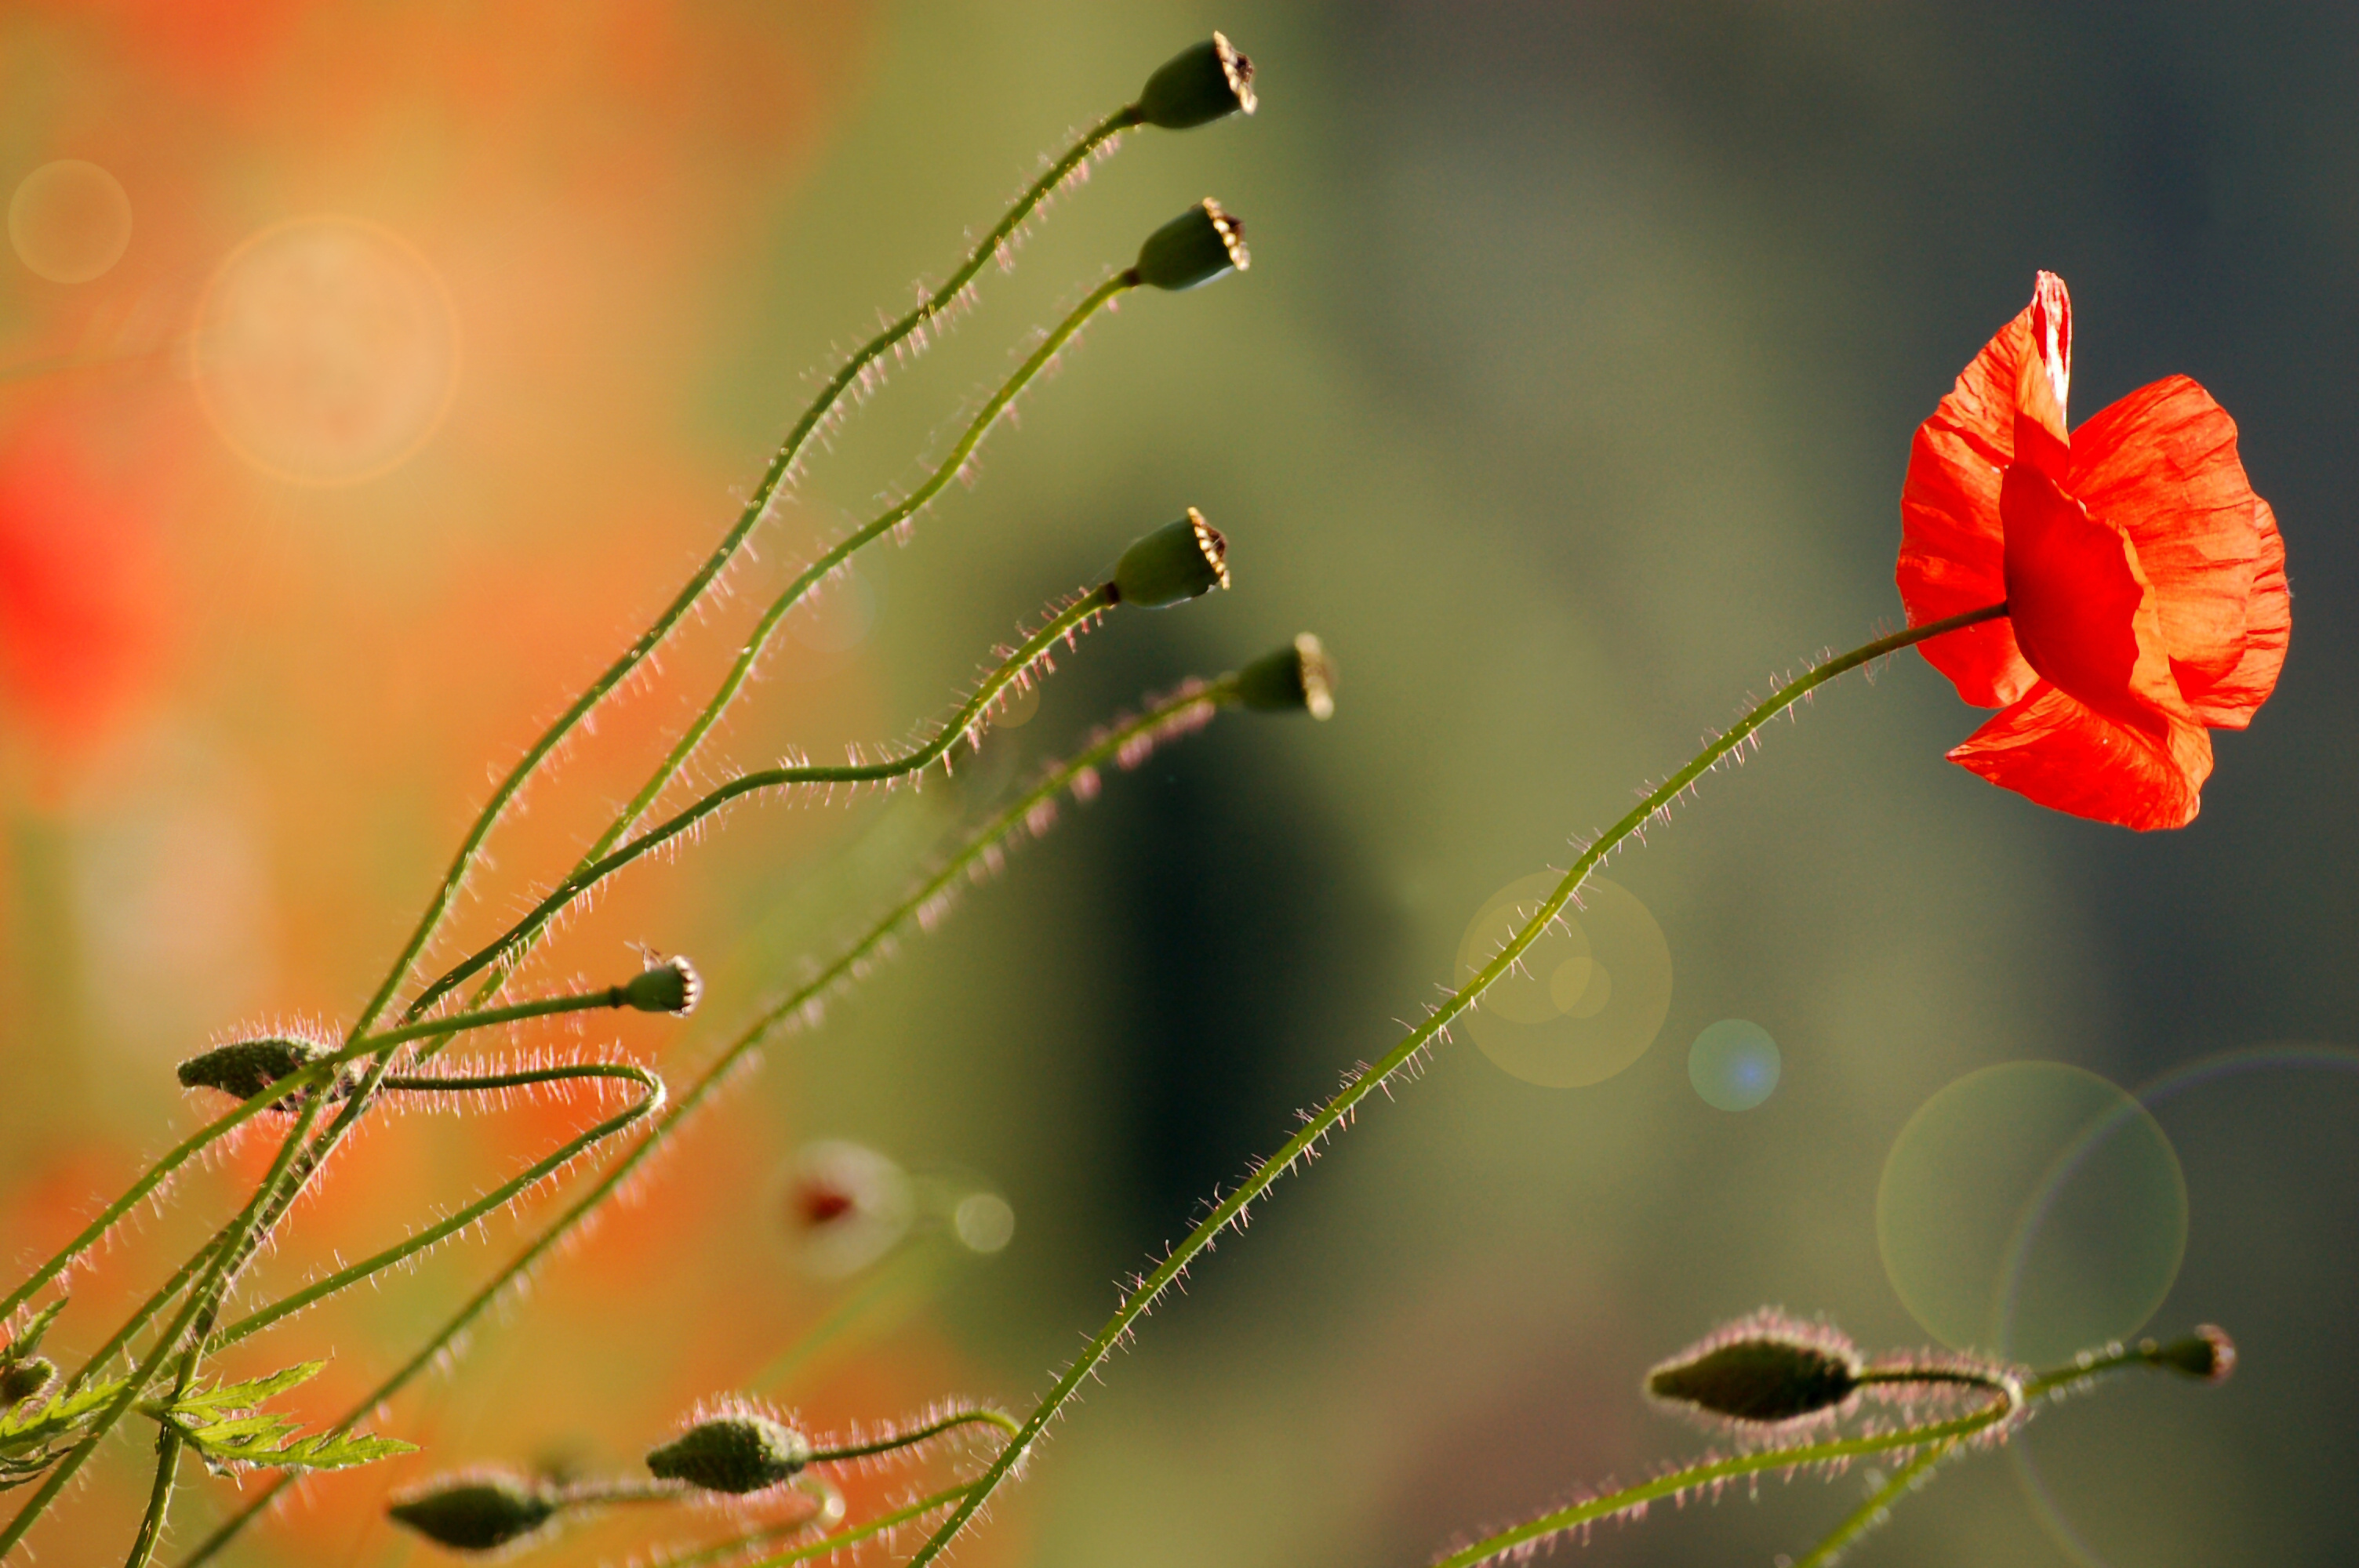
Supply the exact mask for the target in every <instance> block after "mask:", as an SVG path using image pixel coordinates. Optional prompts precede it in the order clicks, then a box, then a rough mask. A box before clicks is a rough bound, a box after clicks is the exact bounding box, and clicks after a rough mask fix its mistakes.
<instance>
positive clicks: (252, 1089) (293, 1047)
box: [179, 1040, 321, 1108]
mask: <svg viewBox="0 0 2359 1568" xmlns="http://www.w3.org/2000/svg"><path fill="white" fill-rule="evenodd" d="M320 1056H321V1049H320V1047H319V1046H317V1045H314V1044H311V1042H310V1041H308V1040H239V1041H235V1042H233V1043H232V1044H227V1045H216V1046H215V1047H213V1048H212V1050H210V1051H208V1052H206V1053H204V1054H202V1055H201V1056H191V1057H190V1058H189V1059H188V1060H187V1061H185V1062H183V1063H181V1064H180V1066H179V1074H180V1086H181V1087H183V1088H191V1089H219V1090H221V1091H222V1092H223V1094H226V1095H230V1096H232V1097H234V1098H238V1099H252V1098H254V1097H255V1095H258V1094H260V1093H261V1092H262V1091H263V1090H265V1089H266V1088H268V1087H270V1086H271V1085H273V1084H275V1083H277V1081H278V1080H279V1079H281V1078H283V1077H286V1076H288V1075H289V1074H292V1073H299V1072H301V1071H302V1070H303V1069H304V1068H306V1067H308V1066H310V1065H311V1064H312V1063H313V1062H314V1061H317V1060H318V1059H319V1057H320ZM289 1098H292V1097H291V1096H290V1097H289ZM286 1104H287V1101H286V1100H280V1101H279V1102H278V1108H284V1107H285V1106H286Z"/></svg>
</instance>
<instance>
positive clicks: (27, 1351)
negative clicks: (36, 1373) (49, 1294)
mask: <svg viewBox="0 0 2359 1568" xmlns="http://www.w3.org/2000/svg"><path fill="white" fill-rule="evenodd" d="M68 1299H69V1298H67V1297H65V1296H60V1297H59V1298H58V1299H57V1300H55V1301H53V1302H51V1303H49V1305H47V1306H45V1307H43V1308H42V1309H41V1310H40V1311H38V1312H37V1313H35V1314H33V1318H32V1321H31V1322H29V1323H27V1325H25V1330H24V1332H23V1333H22V1334H19V1335H17V1336H16V1337H15V1338H14V1339H11V1340H10V1341H8V1345H7V1348H5V1349H0V1362H7V1363H10V1364H12V1365H13V1364H14V1363H16V1362H18V1361H27V1360H30V1359H31V1358H32V1357H33V1356H34V1354H35V1353H36V1352H38V1350H39V1349H40V1348H41V1336H43V1335H45V1334H47V1333H49V1325H51V1324H53V1323H55V1322H56V1321H57V1320H58V1314H60V1313H61V1312H63V1311H65V1310H66V1302H67V1300H68Z"/></svg>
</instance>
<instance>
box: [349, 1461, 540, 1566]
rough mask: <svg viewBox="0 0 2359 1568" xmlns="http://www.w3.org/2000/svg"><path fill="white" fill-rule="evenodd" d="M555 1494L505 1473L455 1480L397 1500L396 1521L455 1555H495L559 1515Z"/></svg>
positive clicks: (393, 1509) (393, 1510)
mask: <svg viewBox="0 0 2359 1568" xmlns="http://www.w3.org/2000/svg"><path fill="white" fill-rule="evenodd" d="M558 1507H559V1503H558V1498H557V1494H556V1493H555V1492H554V1491H553V1490H551V1489H550V1488H549V1487H544V1486H540V1485H538V1484H537V1483H535V1482H532V1481H527V1480H526V1479H525V1478H524V1477H522V1476H511V1475H508V1474H506V1472H504V1471H487V1472H485V1473H484V1474H482V1475H478V1476H453V1477H451V1478H449V1479H447V1480H442V1481H437V1482H435V1483H433V1484H431V1485H430V1486H429V1487H427V1488H426V1489H425V1490H423V1491H419V1492H412V1493H410V1494H408V1496H406V1497H402V1498H396V1499H395V1500H394V1502H393V1504H392V1506H391V1507H389V1508H387V1509H386V1513H388V1514H390V1515H391V1516H392V1517H393V1518H394V1519H395V1520H396V1521H397V1522H398V1523H400V1524H403V1525H407V1526H408V1528H409V1529H411V1530H416V1531H417V1532H418V1533H419V1534H420V1535H422V1536H424V1537H425V1538H426V1539H427V1540H429V1541H432V1542H434V1544H435V1545H437V1546H447V1547H449V1548H450V1549H451V1551H453V1552H497V1551H498V1550H499V1549H500V1548H502V1547H504V1546H511V1545H514V1544H515V1543H516V1542H517V1541H522V1540H524V1539H525V1538H526V1537H527V1536H529V1535H532V1534H534V1533H536V1532H537V1531H538V1530H541V1529H543V1528H545V1527H546V1526H547V1525H548V1524H549V1520H551V1519H555V1518H556V1517H557V1511H558Z"/></svg>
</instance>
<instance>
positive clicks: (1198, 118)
mask: <svg viewBox="0 0 2359 1568" xmlns="http://www.w3.org/2000/svg"><path fill="white" fill-rule="evenodd" d="M1253 75H1254V68H1253V61H1251V60H1250V59H1246V58H1245V56H1243V55H1241V54H1239V53H1238V52H1237V51H1236V49H1234V48H1233V47H1232V46H1231V45H1230V43H1229V40H1228V39H1226V38H1223V37H1222V36H1221V35H1220V34H1218V33H1214V34H1213V35H1212V38H1209V39H1208V40H1206V41H1205V42H1203V43H1201V44H1190V46H1189V47H1188V48H1186V49H1181V50H1180V52H1179V53H1178V54H1176V55H1173V56H1172V57H1171V58H1170V59H1168V60H1166V61H1165V62H1164V63H1163V64H1162V66H1160V67H1159V68H1158V70H1156V72H1155V74H1154V75H1153V76H1150V77H1148V78H1147V86H1146V87H1145V88H1144V89H1142V90H1141V91H1140V92H1139V94H1138V117H1139V119H1140V120H1142V121H1144V122H1145V123H1146V124H1150V125H1160V126H1161V127H1162V128H1163V129H1165V130H1167V131H1185V130H1190V129H1192V128H1193V127H1195V126H1197V125H1208V124H1212V122H1213V121H1215V120H1221V119H1226V118H1227V117H1228V116H1229V115H1231V114H1238V113H1240V112H1242V113H1244V114H1252V113H1253V112H1254V91H1253Z"/></svg>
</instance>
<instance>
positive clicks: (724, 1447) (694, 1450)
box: [647, 1411, 810, 1493]
mask: <svg viewBox="0 0 2359 1568" xmlns="http://www.w3.org/2000/svg"><path fill="white" fill-rule="evenodd" d="M808 1464H810V1442H809V1440H807V1439H806V1438H805V1437H804V1436H803V1434H802V1433H799V1432H797V1431H796V1430H795V1429H794V1428H792V1427H790V1426H788V1425H787V1424H786V1423H785V1422H777V1421H773V1420H771V1419H770V1418H769V1417H768V1416H766V1415H756V1414H755V1413H754V1412H752V1411H739V1412H737V1413H735V1414H734V1415H724V1416H715V1417H713V1418H712V1420H710V1421H701V1422H697V1423H696V1424H695V1425H694V1426H691V1427H690V1428H689V1429H688V1430H687V1431H686V1432H683V1433H680V1434H679V1436H678V1437H676V1438H674V1439H673V1440H672V1441H671V1442H669V1443H667V1444H664V1445H663V1446H662V1447H661V1448H658V1449H657V1450H656V1451H655V1452H654V1453H652V1454H648V1455H647V1468H648V1470H649V1471H651V1472H653V1473H654V1474H655V1475H656V1476H659V1477H661V1478H662V1479H664V1480H667V1481H686V1482H687V1483H688V1484H689V1485H690V1486H691V1487H702V1488H703V1489H704V1490H706V1491H708V1492H732V1493H735V1492H758V1491H760V1490H761V1489H762V1488H763V1487H775V1486H777V1484H778V1483H779V1482H781V1481H784V1480H788V1479H789V1478H791V1477H793V1476H797V1475H799V1474H800V1473H801V1471H802V1467H803V1466H804V1465H808Z"/></svg>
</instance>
